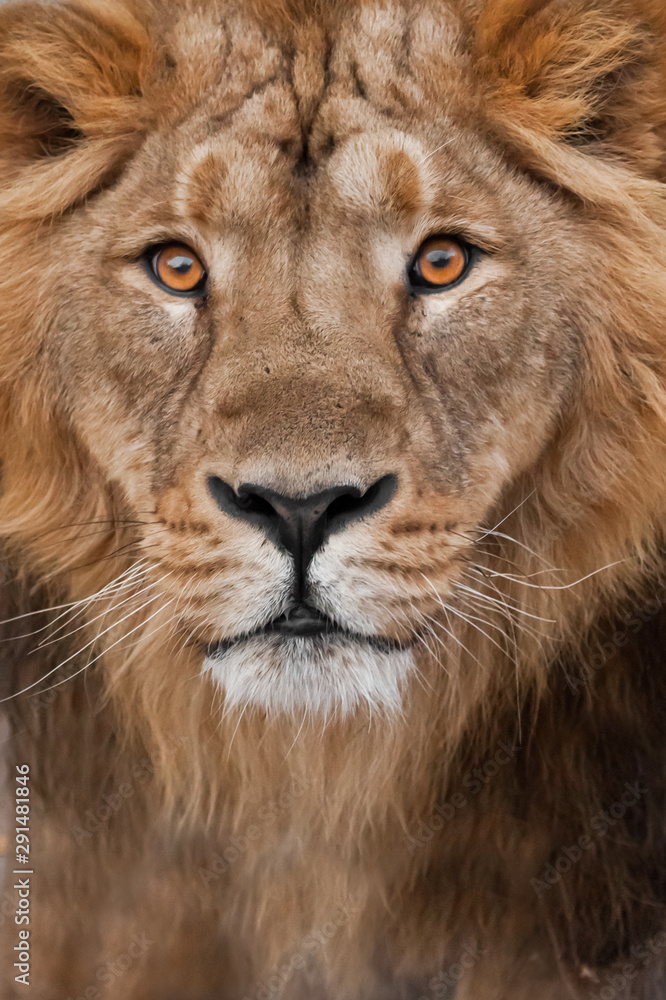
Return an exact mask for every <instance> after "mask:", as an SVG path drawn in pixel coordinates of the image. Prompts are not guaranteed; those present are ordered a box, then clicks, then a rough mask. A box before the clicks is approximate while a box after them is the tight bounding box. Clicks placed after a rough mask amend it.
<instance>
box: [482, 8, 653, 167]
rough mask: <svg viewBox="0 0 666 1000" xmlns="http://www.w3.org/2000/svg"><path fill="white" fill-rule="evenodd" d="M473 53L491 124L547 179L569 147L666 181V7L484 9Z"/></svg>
mask: <svg viewBox="0 0 666 1000" xmlns="http://www.w3.org/2000/svg"><path fill="white" fill-rule="evenodd" d="M476 43H477V57H478V59H479V61H480V64H481V66H482V68H483V70H484V71H485V75H486V78H487V79H489V81H490V84H491V86H490V87H489V101H490V109H491V114H492V116H493V118H494V120H495V122H497V124H498V126H499V128H500V129H501V130H503V131H504V133H505V134H506V135H507V136H509V135H510V136H512V137H513V139H514V142H515V143H517V144H518V145H519V146H523V147H525V148H527V147H530V148H531V155H532V156H533V157H539V145H540V146H541V154H542V155H541V157H540V161H541V163H542V165H543V168H544V170H545V172H546V173H547V172H548V163H549V160H550V161H552V157H553V147H554V146H557V147H559V149H560V150H561V149H562V147H563V146H565V145H566V146H568V147H569V148H571V149H575V150H579V151H582V152H585V153H591V154H594V155H596V156H598V157H600V158H605V159H612V160H613V161H615V162H616V163H617V162H619V163H620V164H621V163H624V164H626V165H627V166H628V167H629V168H630V169H632V170H634V171H638V172H639V173H640V174H642V175H643V176H644V177H657V178H659V179H665V178H666V5H664V3H663V0H485V2H484V9H483V12H482V14H481V16H480V19H479V21H478V23H477V35H476ZM555 159H556V161H557V163H556V164H554V166H555V167H557V164H558V163H559V162H560V157H559V156H556V157H555ZM554 179H556V178H554Z"/></svg>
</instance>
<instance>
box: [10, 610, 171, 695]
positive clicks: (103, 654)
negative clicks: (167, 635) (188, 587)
mask: <svg viewBox="0 0 666 1000" xmlns="http://www.w3.org/2000/svg"><path fill="white" fill-rule="evenodd" d="M153 600H156V598H153ZM174 600H175V598H172V599H171V600H170V601H167V603H166V604H163V605H162V607H161V608H158V609H157V611H155V612H154V614H152V615H150V616H149V617H148V618H146V619H145V621H143V622H141V623H140V624H139V625H137V626H136V628H133V629H132V630H131V631H130V632H127V633H126V634H125V635H124V636H122V638H120V639H118V640H117V641H116V642H112V643H111V645H110V646H106V647H105V648H104V649H103V650H102V652H101V653H99V654H98V655H97V656H96V657H95V659H94V660H88V662H87V663H86V665H85V667H81V669H80V670H77V671H76V673H75V674H71V676H70V677H65V679H64V680H62V681H58V682H57V684H52V685H51V686H50V687H47V688H43V689H42V690H41V691H39V692H38V693H39V694H45V693H46V692H47V691H53V690H55V688H57V687H60V686H61V685H62V684H66V683H67V681H71V680H73V679H74V678H75V677H78V676H79V674H82V673H83V672H84V671H85V670H87V669H88V667H91V666H92V665H93V663H97V661H98V660H99V659H100V658H101V657H102V656H106V654H107V653H108V652H109V650H111V649H113V648H114V647H115V646H117V645H118V644H119V643H121V642H123V641H124V640H125V639H127V638H128V637H129V636H130V635H132V634H133V633H134V632H136V631H138V629H140V628H143V626H144V625H146V624H147V622H149V621H152V619H153V618H156V617H157V615H159V614H160V613H161V612H162V611H164V609H165V608H168V607H169V605H170V604H173V602H174ZM148 603H149V604H150V603H152V601H149V602H148ZM143 607H146V605H145V604H144V605H143ZM139 610H142V609H141V608H139ZM126 617H129V615H127V616H126ZM121 621H125V619H124V618H123V619H121ZM117 624H118V625H119V624H120V622H118V623H117ZM165 624H168V622H163V623H162V626H160V627H163V626H164V625H165ZM112 627H115V626H112ZM107 631H108V629H107ZM155 631H157V629H156V630H155ZM103 634H104V633H102V635H103ZM98 638H99V636H98ZM95 641H97V640H95ZM86 648H87V647H86V646H84V647H83V649H86ZM79 652H83V650H79ZM76 655H77V656H78V655H79V654H78V653H77V654H76ZM64 662H65V663H66V662H67V661H66V660H65V661H64ZM59 666H64V663H62V664H59ZM55 669H56V670H57V669H58V667H56V668H55ZM53 672H54V671H51V673H53ZM48 676H49V674H45V675H44V677H43V678H42V680H45V678H46V677H48ZM37 683H39V681H38V682H37ZM31 686H34V685H31ZM25 690H26V691H27V690H28V688H26V689H25ZM18 693H19V694H23V693H24V692H23V691H19V692H18ZM12 697H14V696H12ZM2 700H3V701H7V699H6V698H5V699H2Z"/></svg>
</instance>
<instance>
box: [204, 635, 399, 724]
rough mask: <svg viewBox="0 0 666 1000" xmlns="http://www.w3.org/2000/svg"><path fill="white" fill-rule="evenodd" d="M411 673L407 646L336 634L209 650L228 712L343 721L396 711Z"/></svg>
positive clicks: (208, 666) (208, 664)
mask: <svg viewBox="0 0 666 1000" xmlns="http://www.w3.org/2000/svg"><path fill="white" fill-rule="evenodd" d="M412 667H413V654H412V651H411V649H409V648H395V649H385V648H382V647H381V646H377V645H374V644H373V643H372V642H370V641H365V640H361V639H358V640H357V639H354V638H347V637H341V636H321V635H318V636H298V637H285V636H281V635H261V636H255V637H251V638H247V639H242V640H239V641H237V642H234V643H233V644H232V645H230V646H228V647H226V648H222V649H220V650H217V651H214V652H210V651H209V653H208V655H207V656H206V659H205V661H204V670H205V671H207V672H208V673H209V674H210V675H211V676H212V677H213V678H214V680H215V681H216V682H217V684H218V685H219V686H220V687H221V688H222V690H223V691H224V695H225V701H226V704H227V706H228V707H229V708H245V707H246V706H248V705H253V706H255V707H257V708H261V709H263V710H265V711H267V712H269V713H289V714H296V713H303V712H305V713H307V714H311V715H321V716H322V717H324V718H325V717H327V716H330V715H336V716H338V717H342V716H348V715H350V714H352V713H353V712H355V711H357V710H358V709H360V708H363V707H364V706H365V707H367V708H369V709H370V710H371V711H379V712H382V713H385V714H393V713H396V712H399V711H400V708H401V704H402V697H403V689H404V683H405V680H406V678H407V675H408V674H409V673H410V671H411V669H412Z"/></svg>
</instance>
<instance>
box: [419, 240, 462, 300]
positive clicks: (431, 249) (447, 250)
mask: <svg viewBox="0 0 666 1000" xmlns="http://www.w3.org/2000/svg"><path fill="white" fill-rule="evenodd" d="M470 263H471V253H470V248H469V247H468V245H467V244H466V243H463V242H462V241H461V240H458V239H455V238H454V237H453V236H431V237H429V239H427V240H425V241H424V242H423V243H422V244H421V246H420V247H419V249H418V250H417V252H416V255H415V257H414V259H413V261H412V263H411V266H410V268H409V275H408V277H409V283H410V285H411V286H412V288H413V289H414V290H415V291H416V292H423V291H432V292H440V291H444V290H445V289H446V288H451V287H452V286H453V285H456V284H457V283H458V282H459V281H462V280H463V278H465V277H466V275H467V272H468V271H469V268H470Z"/></svg>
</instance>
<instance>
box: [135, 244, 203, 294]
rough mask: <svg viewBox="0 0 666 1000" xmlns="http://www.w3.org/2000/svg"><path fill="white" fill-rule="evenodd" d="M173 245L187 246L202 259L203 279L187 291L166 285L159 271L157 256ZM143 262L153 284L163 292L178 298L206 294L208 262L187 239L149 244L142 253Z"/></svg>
mask: <svg viewBox="0 0 666 1000" xmlns="http://www.w3.org/2000/svg"><path fill="white" fill-rule="evenodd" d="M173 246H182V247H187V248H188V250H191V252H192V253H193V254H194V255H195V257H197V258H198V259H199V260H200V261H201V264H202V266H203V269H204V273H203V276H202V277H201V280H200V281H199V282H197V284H196V285H195V287H194V288H192V289H190V290H189V291H187V292H185V291H180V290H179V289H177V288H170V287H169V285H166V284H165V283H164V282H163V281H162V279H161V278H160V276H159V274H158V271H157V258H158V257H159V255H160V254H161V253H162V252H163V251H164V250H167V249H168V248H169V247H173ZM141 263H142V265H143V269H144V271H145V272H146V274H147V275H148V277H149V278H150V280H151V281H152V282H153V284H155V285H157V287H158V288H160V289H161V290H162V291H163V292H166V293H167V295H173V296H174V297H175V298H177V299H201V298H203V296H204V295H205V294H206V290H207V286H208V268H207V267H206V263H205V261H204V259H203V257H202V256H201V254H199V253H197V251H196V250H193V249H192V247H190V245H189V243H187V242H186V241H185V240H177V239H176V240H166V241H165V242H164V243H158V244H153V245H152V246H149V247H148V248H147V249H146V250H144V252H143V254H142V255H141Z"/></svg>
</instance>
